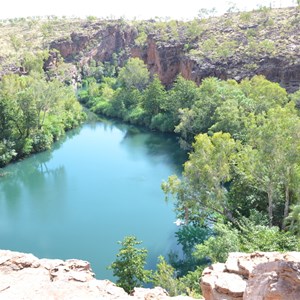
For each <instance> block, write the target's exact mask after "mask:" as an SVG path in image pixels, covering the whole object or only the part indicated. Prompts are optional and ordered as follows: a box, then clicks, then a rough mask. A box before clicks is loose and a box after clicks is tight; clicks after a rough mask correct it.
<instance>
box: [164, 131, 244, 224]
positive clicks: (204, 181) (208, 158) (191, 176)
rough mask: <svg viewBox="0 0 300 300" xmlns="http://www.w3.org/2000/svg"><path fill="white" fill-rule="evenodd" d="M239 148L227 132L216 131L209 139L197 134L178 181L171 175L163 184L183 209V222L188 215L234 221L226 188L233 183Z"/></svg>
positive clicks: (165, 189)
mask: <svg viewBox="0 0 300 300" xmlns="http://www.w3.org/2000/svg"><path fill="white" fill-rule="evenodd" d="M239 145H240V143H239V142H236V141H235V140H234V139H232V138H231V136H230V134H229V133H222V132H217V133H215V134H214V135H213V136H212V137H209V136H208V135H207V134H199V135H197V136H196V137H195V143H194V144H193V148H194V152H192V153H191V154H190V156H189V160H188V161H187V162H186V163H185V164H184V172H183V178H182V180H179V179H178V178H177V177H176V176H172V177H169V179H168V182H166V183H164V184H163V186H162V187H163V190H164V191H165V193H172V194H175V195H176V197H177V201H178V203H179V205H180V208H181V209H184V210H185V219H186V223H187V222H188V219H189V218H190V215H192V216H193V215H195V216H196V218H200V219H202V218H203V217H205V218H209V219H211V220H215V221H216V218H218V217H225V218H226V219H227V220H230V221H234V218H233V212H232V211H231V208H230V205H229V201H228V190H227V186H228V184H229V183H230V182H231V181H232V180H233V174H234V173H233V172H234V170H233V165H234V159H235V155H236V152H237V150H238V148H239Z"/></svg>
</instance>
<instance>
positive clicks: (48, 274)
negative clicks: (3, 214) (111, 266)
mask: <svg viewBox="0 0 300 300" xmlns="http://www.w3.org/2000/svg"><path fill="white" fill-rule="evenodd" d="M0 299H8V300H9V299H46V300H47V299H87V300H89V299H125V300H126V299H131V300H134V299H146V300H147V299H153V300H155V299H159V300H164V299H171V297H168V294H167V292H166V291H164V290H163V289H162V288H155V289H135V291H134V293H133V295H132V296H131V295H128V294H127V293H126V292H125V291H124V290H123V289H122V288H119V287H117V286H116V285H115V284H114V283H112V282H110V281H108V280H97V279H95V278H94V274H93V272H92V270H91V267H90V264H89V263H88V262H86V261H82V260H77V259H70V260H66V261H63V260H59V259H38V258H37V257H35V256H33V255H32V254H25V253H19V252H13V251H7V250H0ZM174 299H178V300H179V299H192V298H189V297H174Z"/></svg>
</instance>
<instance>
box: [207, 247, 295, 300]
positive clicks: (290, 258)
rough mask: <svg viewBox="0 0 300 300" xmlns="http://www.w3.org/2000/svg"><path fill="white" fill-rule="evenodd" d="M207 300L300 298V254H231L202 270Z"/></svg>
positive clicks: (283, 299) (290, 299) (278, 299)
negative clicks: (221, 262) (218, 262)
mask: <svg viewBox="0 0 300 300" xmlns="http://www.w3.org/2000/svg"><path fill="white" fill-rule="evenodd" d="M201 288H202V292H203V296H204V298H205V299H206V300H221V299H222V300H294V299H295V300H296V299H300V253H299V252H288V253H279V252H254V253H251V254H246V253H230V254H229V257H228V259H227V261H226V263H225V264H213V265H212V266H210V267H208V268H206V269H205V270H204V271H203V275H202V279H201Z"/></svg>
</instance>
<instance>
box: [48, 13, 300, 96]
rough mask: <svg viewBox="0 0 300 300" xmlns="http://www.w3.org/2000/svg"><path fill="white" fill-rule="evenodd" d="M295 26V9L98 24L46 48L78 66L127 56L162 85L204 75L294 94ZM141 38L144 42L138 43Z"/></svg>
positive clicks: (298, 22) (299, 49)
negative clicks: (268, 84)
mask: <svg viewBox="0 0 300 300" xmlns="http://www.w3.org/2000/svg"><path fill="white" fill-rule="evenodd" d="M299 26H300V9H299V8H289V9H274V10H270V9H264V10H257V11H253V12H242V13H234V14H226V15H224V16H221V17H210V18H208V19H202V20H200V19H199V20H194V21H193V22H186V23H185V22H175V21H173V23H172V22H169V23H168V22H165V23H159V22H155V21H152V22H150V21H149V22H146V23H145V22H143V23H131V24H129V23H128V24H122V22H121V23H120V24H118V23H116V24H113V25H110V24H104V23H99V24H98V25H97V26H96V25H94V26H92V27H91V25H89V26H87V28H89V29H86V30H84V28H83V29H82V31H83V33H80V34H78V33H74V32H73V33H71V34H70V36H68V37H66V38H63V39H59V40H54V41H52V42H51V43H50V48H55V49H58V50H59V51H60V53H61V55H62V56H63V57H64V58H65V59H66V60H67V61H70V62H72V61H73V62H75V61H80V65H81V66H82V65H84V64H85V63H88V62H89V61H90V60H91V59H94V60H95V61H96V62H99V61H101V62H103V61H109V60H111V59H112V55H113V54H114V53H115V54H117V56H118V63H119V64H120V65H122V64H123V62H124V60H125V59H127V58H128V57H130V56H133V57H139V58H141V59H142V60H144V62H145V63H146V64H147V66H148V68H149V70H150V71H151V72H152V73H157V74H158V75H159V77H160V79H161V81H162V82H163V83H164V84H165V85H170V84H171V83H172V82H173V81H174V79H175V78H176V76H177V75H178V74H182V75H183V76H184V77H185V78H187V79H191V80H194V81H195V82H197V83H200V82H201V80H202V79H203V78H205V77H208V76H215V77H218V78H220V79H230V78H232V79H235V80H237V81H239V80H241V79H243V78H245V77H252V76H254V75H256V74H262V75H265V76H266V78H267V79H269V80H271V81H274V82H278V83H280V84H281V85H282V86H283V87H285V88H286V89H287V90H288V91H289V92H294V91H296V90H298V89H299V87H300V36H299V34H298V33H299V30H300V27H299ZM91 28H92V31H91ZM91 32H92V33H91ZM142 33H143V34H144V35H145V41H144V42H142V43H141V42H139V43H138V42H137V41H138V39H139V36H140V35H141V34H142Z"/></svg>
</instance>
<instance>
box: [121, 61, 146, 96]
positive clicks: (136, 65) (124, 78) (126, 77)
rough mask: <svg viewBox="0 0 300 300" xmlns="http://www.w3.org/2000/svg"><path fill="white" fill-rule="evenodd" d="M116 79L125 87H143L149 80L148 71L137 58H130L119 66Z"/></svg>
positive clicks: (140, 88) (139, 88)
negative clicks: (122, 65)
mask: <svg viewBox="0 0 300 300" xmlns="http://www.w3.org/2000/svg"><path fill="white" fill-rule="evenodd" d="M118 81H119V82H120V83H121V84H122V85H124V86H125V87H127V88H133V87H134V88H137V89H138V90H140V91H141V90H142V89H144V88H145V87H146V86H147V85H148V82H149V71H148V70H147V67H146V65H145V64H144V62H143V61H142V60H140V59H139V58H130V59H129V60H128V61H127V63H126V64H125V66H124V67H123V68H121V70H120V73H119V76H118Z"/></svg>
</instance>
